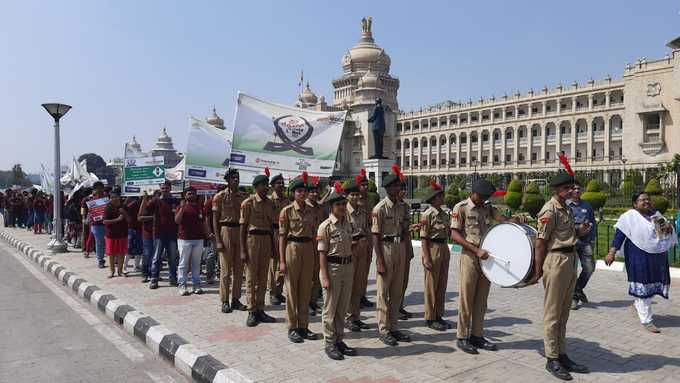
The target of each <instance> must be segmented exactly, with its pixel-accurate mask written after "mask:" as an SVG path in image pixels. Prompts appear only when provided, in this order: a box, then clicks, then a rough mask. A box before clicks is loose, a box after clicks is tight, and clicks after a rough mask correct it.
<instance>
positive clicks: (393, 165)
mask: <svg viewBox="0 0 680 383" xmlns="http://www.w3.org/2000/svg"><path fill="white" fill-rule="evenodd" d="M392 173H394V174H396V175H399V174H401V172H400V171H399V165H397V164H392Z"/></svg>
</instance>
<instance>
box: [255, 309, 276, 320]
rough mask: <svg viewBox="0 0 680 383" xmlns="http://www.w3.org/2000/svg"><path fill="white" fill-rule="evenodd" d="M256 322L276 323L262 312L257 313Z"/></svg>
mask: <svg viewBox="0 0 680 383" xmlns="http://www.w3.org/2000/svg"><path fill="white" fill-rule="evenodd" d="M257 320H259V321H260V322H262V323H276V319H274V317H272V316H269V315H267V313H265V312H264V311H263V310H260V311H258V312H257Z"/></svg>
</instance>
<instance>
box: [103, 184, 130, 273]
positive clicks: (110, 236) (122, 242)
mask: <svg viewBox="0 0 680 383" xmlns="http://www.w3.org/2000/svg"><path fill="white" fill-rule="evenodd" d="M128 221H129V217H128V213H127V211H125V209H124V208H123V201H122V200H121V198H120V191H119V190H117V189H116V190H112V191H111V193H110V200H109V203H108V205H107V206H106V211H105V212H104V219H103V223H104V227H105V230H104V238H105V240H106V255H107V256H108V257H109V268H110V270H111V275H109V278H113V277H114V271H116V270H115V269H116V266H117V271H118V276H119V277H120V276H122V275H123V259H124V257H125V254H126V253H127V245H128V242H127V233H128ZM125 276H127V274H125Z"/></svg>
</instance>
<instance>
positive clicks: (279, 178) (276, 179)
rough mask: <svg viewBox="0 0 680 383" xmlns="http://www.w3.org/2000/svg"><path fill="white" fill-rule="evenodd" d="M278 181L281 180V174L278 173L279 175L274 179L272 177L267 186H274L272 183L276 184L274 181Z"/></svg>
mask: <svg viewBox="0 0 680 383" xmlns="http://www.w3.org/2000/svg"><path fill="white" fill-rule="evenodd" d="M278 180H283V174H281V173H279V174H277V175H275V176H274V177H272V179H271V180H269V184H270V185H274V183H276V181H278Z"/></svg>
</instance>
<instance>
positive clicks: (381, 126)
mask: <svg viewBox="0 0 680 383" xmlns="http://www.w3.org/2000/svg"><path fill="white" fill-rule="evenodd" d="M368 122H370V123H372V125H371V131H373V148H374V149H375V150H374V154H373V156H371V158H378V159H382V158H385V157H383V155H382V154H383V136H384V135H385V110H384V108H383V106H382V100H381V99H380V98H378V99H376V100H375V108H373V113H372V114H371V117H369V118H368Z"/></svg>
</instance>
